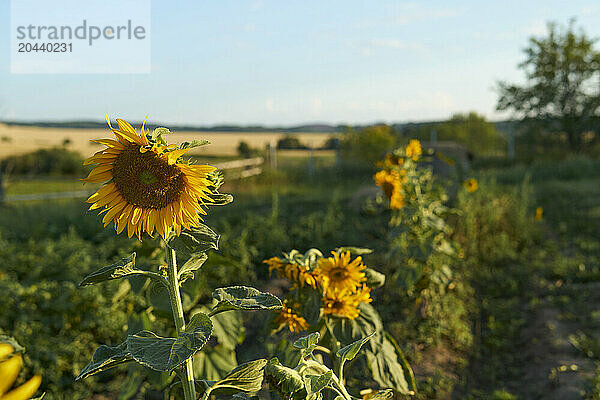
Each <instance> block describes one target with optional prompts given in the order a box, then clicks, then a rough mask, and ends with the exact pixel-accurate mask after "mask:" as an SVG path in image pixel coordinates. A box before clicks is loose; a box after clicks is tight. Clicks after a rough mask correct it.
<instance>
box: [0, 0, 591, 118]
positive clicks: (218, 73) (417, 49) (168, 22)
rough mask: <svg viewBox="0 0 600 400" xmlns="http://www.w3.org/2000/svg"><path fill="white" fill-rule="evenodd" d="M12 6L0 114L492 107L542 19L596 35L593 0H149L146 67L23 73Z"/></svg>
mask: <svg viewBox="0 0 600 400" xmlns="http://www.w3.org/2000/svg"><path fill="white" fill-rule="evenodd" d="M13 1H19V0H13ZM124 1H127V0H124ZM114 12H115V13H116V14H118V12H119V10H114ZM9 15H10V7H9V2H8V1H7V0H0V26H1V27H0V32H1V34H0V54H3V55H4V56H3V57H0V120H72V119H77V120H81V119H92V120H102V119H103V117H104V115H105V114H109V115H110V116H111V117H118V116H120V117H124V118H126V119H130V120H136V121H137V120H141V119H143V118H144V117H145V116H146V115H147V114H149V115H150V119H151V120H152V121H157V122H158V121H159V122H162V123H177V124H200V125H214V124H244V125H245V124H263V125H269V126H274V125H294V124H301V123H313V122H325V123H333V124H337V123H370V122H376V121H382V122H405V121H421V120H433V119H435V120H439V119H445V118H448V117H450V116H451V115H452V114H453V113H456V112H466V111H470V110H474V111H477V112H479V113H482V114H484V115H486V116H487V117H488V118H490V119H498V118H501V117H504V116H505V115H502V114H498V113H496V112H495V111H494V106H495V103H496V99H497V94H496V92H495V91H494V87H495V82H496V81H497V80H500V79H504V80H509V81H519V80H521V79H522V74H521V72H520V71H519V70H518V68H517V64H518V63H519V62H520V61H522V59H523V53H522V49H523V48H524V47H525V46H526V44H527V40H528V38H529V37H530V36H531V35H543V34H544V33H545V31H546V22H547V21H557V22H559V23H563V24H566V23H567V22H568V20H569V18H571V17H576V18H577V25H578V26H580V27H582V28H583V29H584V30H585V31H586V32H587V33H588V34H589V35H591V36H593V37H600V24H598V21H600V2H597V1H590V0H587V1H577V0H572V1H569V2H566V1H564V0H563V1H555V0H544V1H512V0H508V1H507V0H503V1H472V0H468V1H452V2H450V1H419V2H417V1H414V2H406V1H382V0H379V1H372V0H371V1H348V0H345V1H323V0H321V1H312V0H305V1H295V0H294V1H285V2H284V1H267V0H249V1H245V0H237V1H232V0H226V1H193V2H192V1H166V0H151V15H152V26H151V40H152V41H151V49H152V50H151V51H152V57H151V58H152V69H151V70H152V72H151V73H150V74H113V75H110V74H105V75H100V74H54V75H50V74H34V75H20V74H11V73H10V65H9V60H10V57H9V51H10V50H9V26H10V16H9ZM106 62H107V63H113V62H114V63H135V62H136V55H135V54H131V55H130V57H128V58H127V59H122V58H118V59H115V58H111V57H110V55H108V54H107V56H106Z"/></svg>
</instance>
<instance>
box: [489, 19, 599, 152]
mask: <svg viewBox="0 0 600 400" xmlns="http://www.w3.org/2000/svg"><path fill="white" fill-rule="evenodd" d="M573 24H574V21H573V20H571V22H570V23H569V25H568V27H567V28H566V29H564V28H561V27H558V26H557V25H556V24H555V23H549V24H548V34H547V36H546V37H541V38H536V37H532V38H530V39H529V46H528V47H527V48H526V49H525V50H524V51H525V54H526V56H527V58H526V59H525V61H524V62H523V63H521V64H519V67H520V68H521V69H523V70H524V71H525V76H526V78H527V83H526V84H525V85H523V86H518V85H514V84H508V83H505V82H499V87H498V89H499V94H500V98H499V100H498V104H497V106H496V107H497V109H498V110H510V109H512V110H513V111H515V112H516V113H517V115H518V116H520V118H522V119H523V120H529V121H534V122H536V123H539V124H541V125H542V126H544V127H545V128H547V129H549V130H550V131H553V132H557V133H560V132H563V133H566V135H567V139H568V142H569V145H570V147H571V149H573V150H577V151H579V150H581V149H582V144H583V136H584V134H585V133H586V132H589V131H590V130H591V128H592V127H593V124H594V122H595V121H598V117H599V113H600V52H598V50H596V49H595V48H594V44H595V42H596V39H590V38H589V37H588V36H587V35H586V34H585V33H584V32H583V31H582V30H577V31H575V29H574V27H573Z"/></svg>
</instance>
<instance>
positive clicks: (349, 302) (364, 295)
mask: <svg viewBox="0 0 600 400" xmlns="http://www.w3.org/2000/svg"><path fill="white" fill-rule="evenodd" d="M371 301H373V299H371V289H370V288H369V287H368V286H366V285H363V286H361V287H360V289H358V290H356V291H354V292H352V291H350V290H334V289H328V290H327V291H326V292H325V295H324V296H323V313H324V314H334V315H339V316H342V317H346V318H349V319H355V318H356V317H358V315H359V314H360V310H359V309H358V305H359V304H360V303H370V302H371Z"/></svg>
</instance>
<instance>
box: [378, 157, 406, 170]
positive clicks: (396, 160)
mask: <svg viewBox="0 0 600 400" xmlns="http://www.w3.org/2000/svg"><path fill="white" fill-rule="evenodd" d="M403 164H404V159H403V158H401V157H398V156H397V155H395V154H386V155H385V159H384V160H383V162H381V161H380V162H378V163H377V166H378V167H382V168H392V167H397V166H402V165H403Z"/></svg>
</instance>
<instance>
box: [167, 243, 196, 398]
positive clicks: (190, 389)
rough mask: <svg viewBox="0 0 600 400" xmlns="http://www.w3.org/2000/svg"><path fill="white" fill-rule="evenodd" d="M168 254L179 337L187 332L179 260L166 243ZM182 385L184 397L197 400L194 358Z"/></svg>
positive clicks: (170, 286)
mask: <svg viewBox="0 0 600 400" xmlns="http://www.w3.org/2000/svg"><path fill="white" fill-rule="evenodd" d="M165 251H166V253H167V276H168V279H169V299H170V300H171V310H172V311H173V320H174V321H175V328H177V336H179V335H181V334H182V333H183V331H184V330H185V318H184V316H183V304H182V303H181V293H180V292H179V280H178V279H177V258H176V254H175V250H173V249H172V248H170V247H169V246H168V245H167V244H166V243H165ZM180 379H181V385H182V386H183V395H184V398H185V400H196V388H195V386H194V370H193V369H192V358H191V357H190V358H188V359H187V360H185V363H184V364H183V373H182V374H181V375H180Z"/></svg>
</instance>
